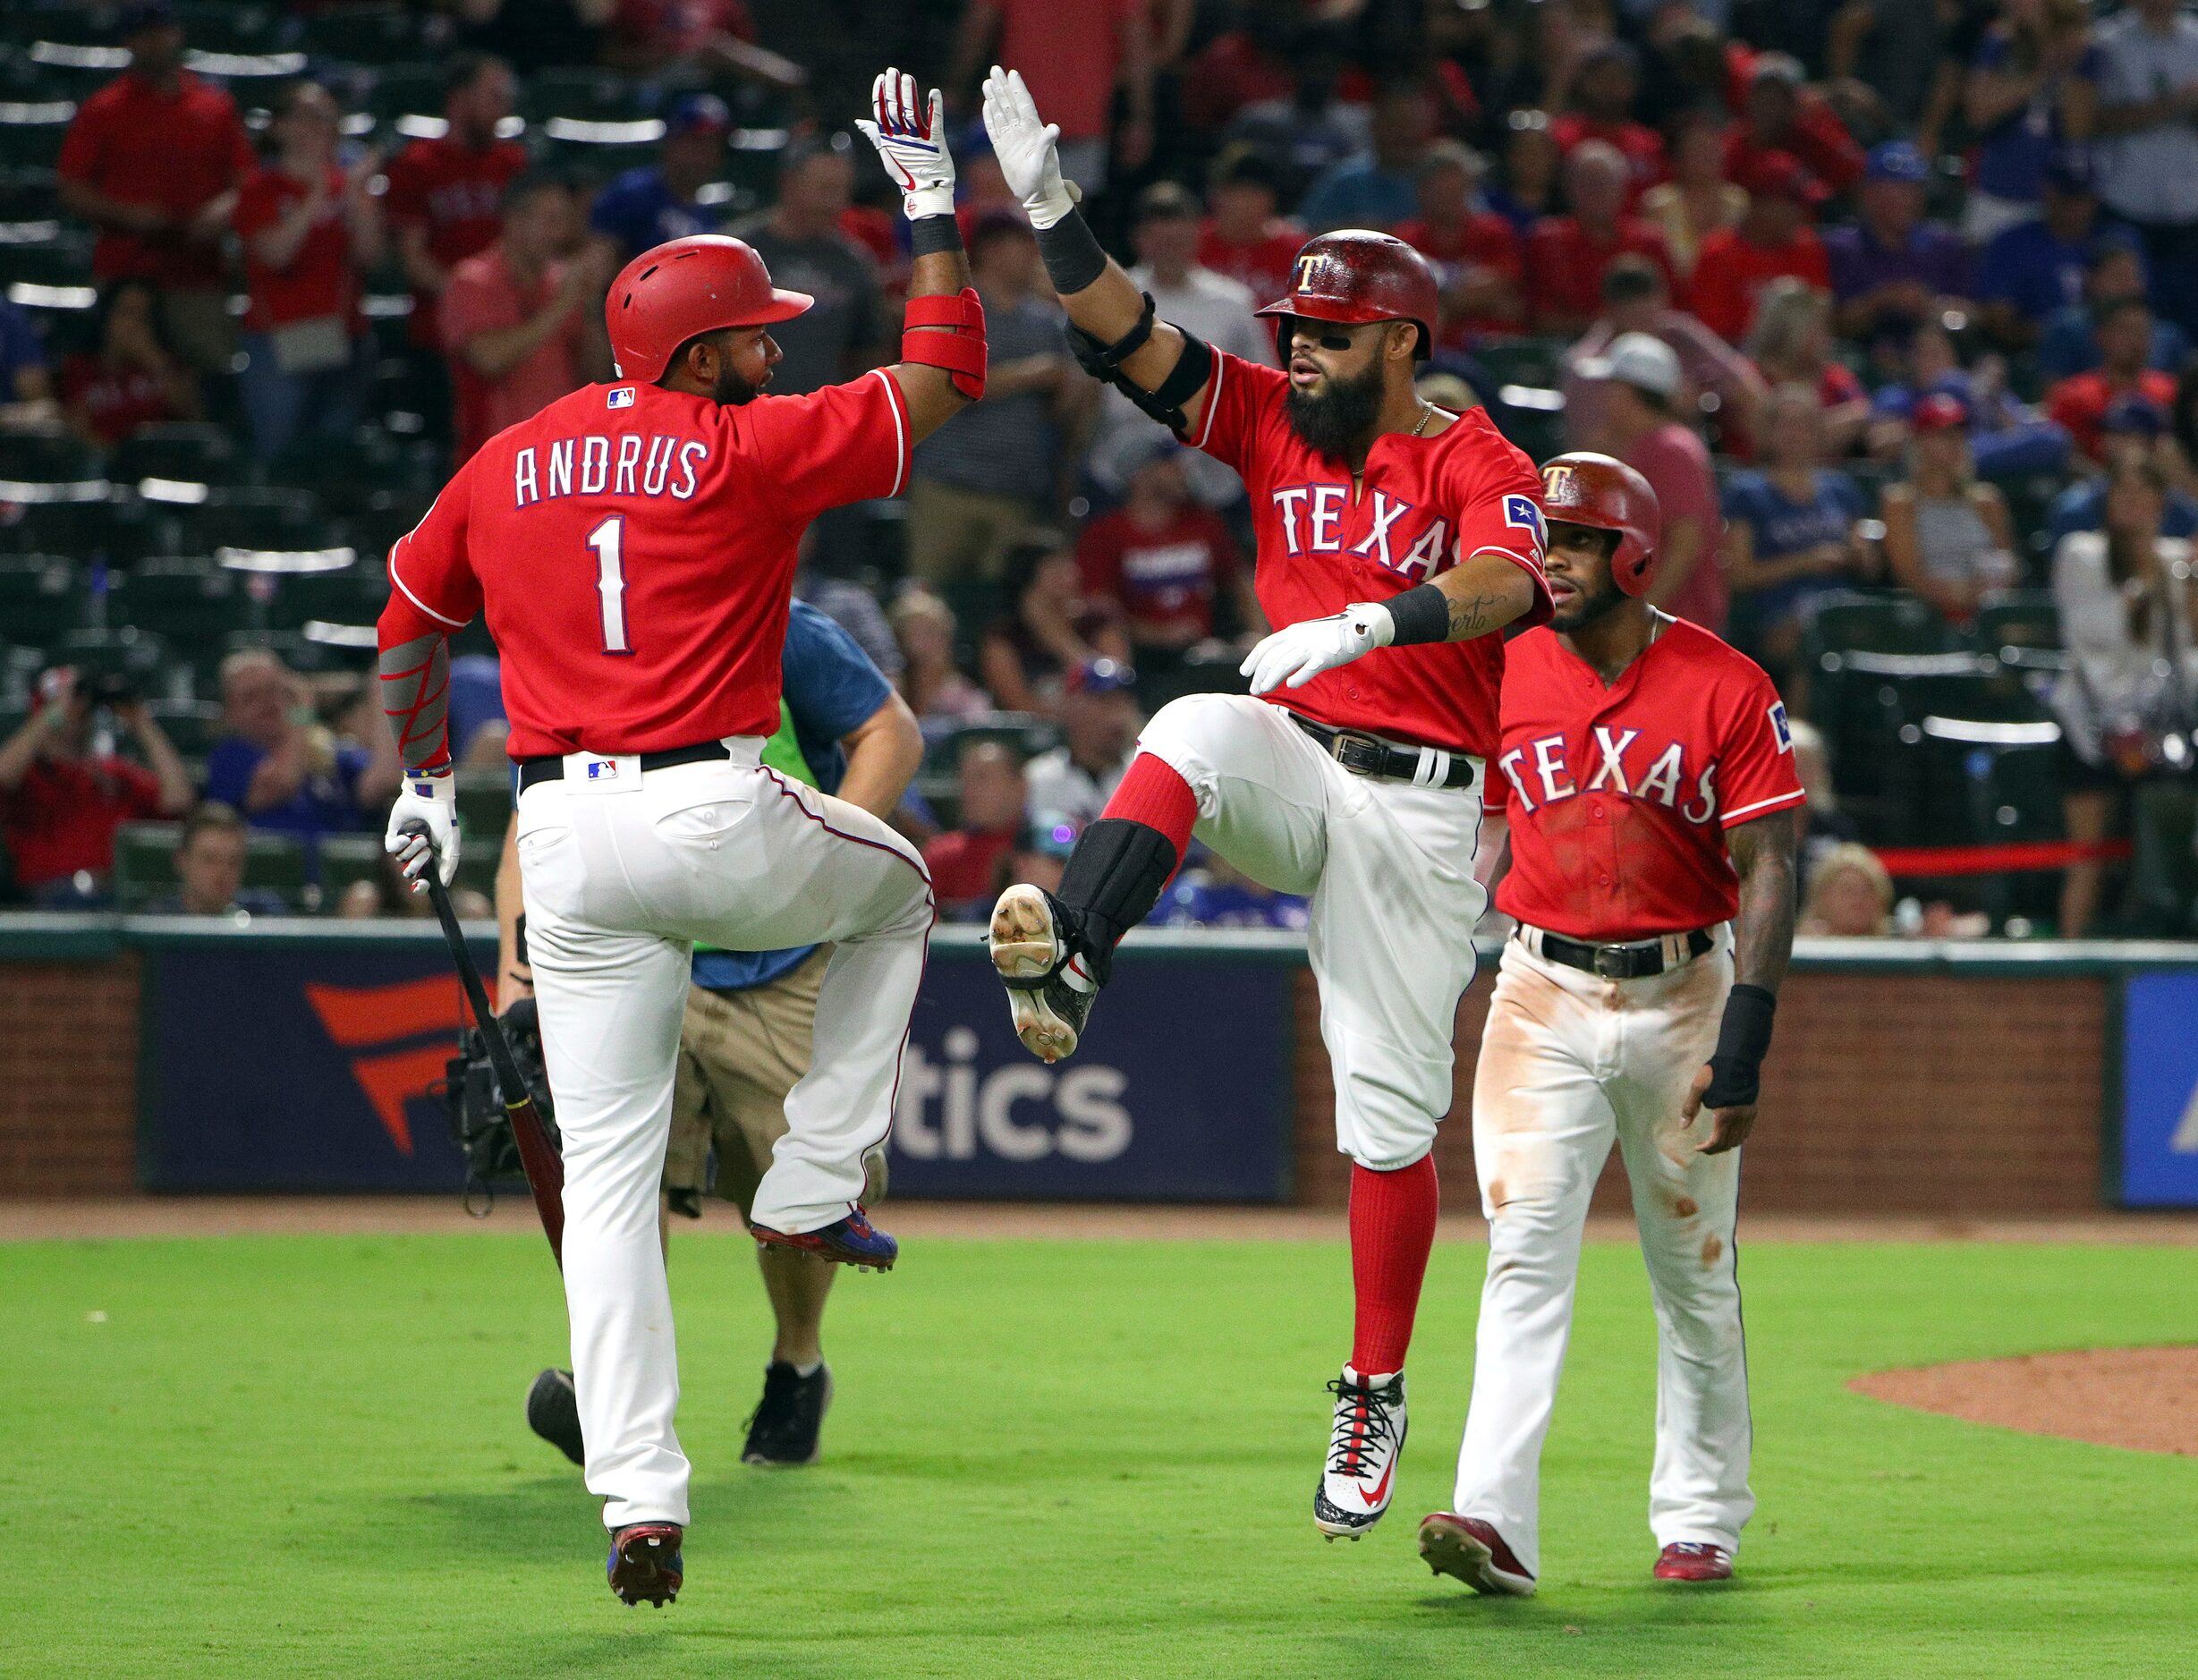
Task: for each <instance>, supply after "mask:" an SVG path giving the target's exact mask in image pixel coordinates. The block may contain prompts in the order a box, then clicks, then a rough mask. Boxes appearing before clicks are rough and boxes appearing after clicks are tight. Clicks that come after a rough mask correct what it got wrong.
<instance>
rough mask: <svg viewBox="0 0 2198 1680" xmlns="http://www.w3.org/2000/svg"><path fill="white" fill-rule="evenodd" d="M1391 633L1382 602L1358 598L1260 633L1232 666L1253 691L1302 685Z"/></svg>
mask: <svg viewBox="0 0 2198 1680" xmlns="http://www.w3.org/2000/svg"><path fill="white" fill-rule="evenodd" d="M1395 636H1396V620H1395V619H1394V618H1392V617H1390V616H1389V609H1388V607H1384V606H1382V605H1381V603H1380V602H1379V601H1360V602H1358V603H1356V604H1355V605H1354V606H1351V607H1345V608H1344V610H1343V611H1342V612H1340V613H1337V614H1334V615H1330V616H1329V617H1327V618H1308V619H1304V620H1302V621H1301V622H1299V623H1297V624H1286V625H1285V626H1283V628H1282V629H1280V630H1277V631H1276V632H1274V633H1273V634H1272V635H1270V636H1266V637H1262V638H1261V639H1260V644H1259V646H1257V647H1256V648H1254V649H1252V651H1251V652H1250V653H1248V654H1246V655H1245V656H1244V662H1243V664H1242V665H1240V666H1237V667H1236V668H1237V670H1238V671H1239V672H1241V673H1242V674H1243V675H1245V676H1248V677H1250V678H1251V679H1252V692H1253V693H1254V694H1264V693H1266V692H1268V691H1269V689H1275V688H1280V687H1282V686H1284V685H1285V684H1287V685H1288V686H1289V687H1291V688H1303V687H1304V686H1305V684H1306V683H1310V682H1311V681H1312V679H1313V678H1315V677H1316V676H1319V675H1320V673H1321V672H1323V671H1333V670H1334V669H1335V668H1336V667H1337V666H1339V665H1349V664H1350V663H1351V661H1352V660H1354V659H1355V658H1358V657H1359V656H1360V655H1361V654H1362V653H1371V652H1372V651H1373V650H1374V649H1376V648H1386V647H1388V645H1389V642H1390V641H1391V640H1392V639H1393V638H1394V637H1395Z"/></svg>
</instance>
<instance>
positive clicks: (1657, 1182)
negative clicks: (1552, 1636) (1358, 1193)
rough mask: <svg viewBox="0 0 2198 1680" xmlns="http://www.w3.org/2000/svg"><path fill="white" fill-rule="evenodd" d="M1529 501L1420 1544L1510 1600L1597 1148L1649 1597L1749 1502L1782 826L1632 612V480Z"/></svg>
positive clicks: (1709, 709)
mask: <svg viewBox="0 0 2198 1680" xmlns="http://www.w3.org/2000/svg"><path fill="white" fill-rule="evenodd" d="M1542 479H1543V484H1544V487H1545V488H1544V490H1543V497H1542V505H1543V506H1544V508H1545V510H1546V511H1547V513H1548V514H1549V588H1550V590H1552V591H1553V592H1554V594H1555V595H1556V598H1557V615H1556V616H1555V617H1554V618H1553V619H1551V620H1550V622H1549V626H1548V627H1547V628H1544V629H1540V630H1534V631H1530V632H1527V633H1526V634H1525V635H1523V636H1521V637H1519V638H1518V639H1517V640H1516V641H1514V642H1513V643H1512V644H1511V647H1510V650H1509V652H1510V658H1509V662H1508V664H1507V665H1506V667H1505V671H1504V700H1503V749H1502V751H1501V753H1500V755H1499V756H1498V759H1497V767H1498V776H1500V780H1498V782H1497V783H1496V784H1495V785H1496V788H1497V790H1498V796H1499V797H1501V796H1503V795H1507V796H1508V799H1507V802H1506V814H1507V823H1508V846H1509V852H1508V858H1507V861H1504V862H1499V864H1498V885H1497V888H1496V902H1497V904H1498V907H1499V908H1501V909H1502V910H1504V911H1505V912H1507V913H1508V914H1510V915H1511V916H1513V917H1514V918H1515V919H1516V920H1517V921H1518V924H1519V929H1518V932H1517V934H1516V935H1515V937H1514V938H1513V939H1512V940H1511V942H1510V943H1509V945H1507V946H1506V947H1505V951H1504V960H1503V966H1502V969H1501V971H1500V972H1499V973H1498V977H1497V981H1496V995H1495V997H1494V998H1493V999H1492V1000H1491V1001H1490V1003H1489V1017H1488V1026H1487V1029H1486V1031H1484V1032H1483V1034H1482V1036H1481V1061H1480V1065H1479V1067H1478V1068H1477V1069H1476V1071H1475V1073H1474V1078H1473V1154H1474V1157H1475V1165H1476V1167H1478V1169H1479V1172H1480V1177H1481V1210H1482V1211H1483V1212H1484V1213H1485V1214H1486V1215H1487V1217H1488V1221H1489V1271H1488V1282H1487V1284H1486V1285H1485V1286H1484V1287H1483V1289H1482V1291H1481V1327H1480V1332H1479V1340H1478V1345H1477V1348H1476V1351H1475V1353H1474V1359H1473V1393H1472V1411H1471V1413H1469V1415H1468V1417H1467V1419H1466V1423H1465V1442H1464V1447H1463V1448H1462V1449H1461V1450H1460V1452H1459V1455H1458V1474H1457V1490H1456V1495H1455V1499H1456V1503H1455V1506H1454V1508H1453V1510H1451V1511H1448V1512H1441V1513H1438V1514H1437V1515H1433V1516H1430V1517H1429V1518H1427V1520H1426V1521H1425V1522H1423V1523H1421V1525H1420V1555H1421V1557H1424V1558H1425V1559H1426V1560H1427V1561H1428V1563H1429V1564H1430V1565H1432V1566H1433V1567H1434V1568H1435V1569H1436V1570H1437V1571H1438V1572H1439V1573H1441V1574H1452V1575H1455V1576H1457V1577H1458V1578H1459V1579H1460V1580H1462V1581H1464V1582H1467V1583H1468V1584H1470V1585H1471V1586H1472V1587H1474V1588H1475V1589H1477V1590H1478V1591H1482V1592H1504V1593H1515V1594H1522V1595H1523V1594H1526V1593H1531V1592H1532V1591H1533V1590H1534V1578H1535V1576H1536V1575H1537V1574H1539V1573H1540V1567H1541V1558H1540V1535H1539V1525H1538V1518H1537V1504H1538V1495H1539V1485H1540V1460H1541V1442H1542V1437H1543V1436H1544V1435H1545V1434H1546V1433H1547V1432H1548V1430H1549V1411H1550V1407H1551V1405H1552V1404H1554V1403H1555V1401H1556V1398H1557V1372H1558V1370H1559V1369H1560V1368H1561V1367H1562V1366H1563V1364H1564V1362H1565V1341H1566V1334H1567V1332H1568V1330H1569V1328H1570V1326H1571V1320H1572V1299H1573V1287H1574V1277H1575V1274H1576V1272H1577V1270H1578V1268H1579V1260H1580V1231H1581V1226H1582V1224H1583V1221H1584V1220H1585V1219H1586V1218H1587V1209H1588V1196H1589V1193H1590V1192H1591V1191H1592V1190H1593V1189H1594V1187H1595V1180H1596V1178H1597V1177H1598V1176H1599V1175H1600V1174H1601V1172H1602V1168H1603V1163H1604V1161H1605V1160H1606V1159H1607V1158H1608V1156H1609V1154H1610V1146H1611V1143H1612V1141H1614V1140H1615V1141H1616V1142H1617V1147H1618V1149H1619V1150H1620V1151H1621V1152H1622V1153H1623V1155H1624V1156H1625V1175H1626V1177H1627V1179H1628V1180H1629V1181H1630V1182H1631V1184H1632V1185H1633V1192H1634V1218H1635V1220H1636V1221H1637V1222H1638V1224H1639V1226H1640V1227H1641V1248H1642V1254H1643V1256H1644V1257H1645V1258H1646V1260H1647V1261H1648V1267H1649V1280H1650V1283H1651V1286H1652V1288H1653V1290H1654V1293H1655V1296H1656V1322H1657V1332H1658V1338H1659V1349H1660V1352H1659V1358H1658V1361H1657V1400H1656V1464H1655V1469H1654V1471H1653V1472H1651V1477H1650V1494H1649V1522H1650V1526H1651V1529H1652V1530H1653V1531H1654V1532H1655V1534H1656V1539H1657V1543H1658V1544H1659V1546H1660V1547H1661V1548H1663V1550H1662V1554H1661V1556H1659V1558H1658V1559H1657V1563H1656V1575H1657V1578H1658V1579H1659V1580H1664V1581H1719V1580H1723V1579H1724V1578H1725V1577H1726V1576H1727V1575H1729V1574H1732V1560H1733V1554H1734V1552H1735V1549H1736V1548H1737V1547H1738V1546H1739V1543H1740V1530H1741V1526H1742V1524H1744V1523H1746V1521H1747V1520H1748V1515H1749V1513H1750V1512H1751V1511H1752V1510H1753V1509H1754V1506H1755V1500H1754V1496H1753V1495H1752V1494H1751V1493H1750V1492H1749V1491H1748V1449H1749V1444H1750V1438H1751V1430H1750V1425H1749V1421H1748V1373H1747V1354H1746V1348H1745V1345H1744V1338H1743V1336H1742V1333H1741V1321H1740V1284H1739V1278H1738V1275H1737V1271H1736V1269H1735V1266H1736V1260H1735V1252H1734V1248H1733V1226H1734V1222H1735V1218H1736V1215H1737V1208H1738V1201H1739V1194H1740V1143H1741V1141H1742V1140H1743V1139H1744V1138H1745V1137H1746V1136H1747V1134H1748V1132H1749V1129H1750V1128H1751V1127H1752V1126H1753V1125H1754V1124H1755V1101H1756V1070H1757V1068H1758V1067H1759V1066H1760V1065H1761V1062H1762V1058H1763V1054H1764V1052H1765V1051H1766V1050H1767V1049H1768V1048H1769V1044H1770V1023H1771V1014H1772V1010H1773V1008H1774V1006H1775V1005H1776V1004H1777V1001H1778V982H1779V981H1780V980H1782V979H1783V978H1784V976H1785V974H1786V958H1787V956H1788V955H1789V954H1790V952H1791V950H1792V947H1793V943H1794V842H1795V820H1794V816H1795V811H1796V810H1799V809H1800V807H1801V805H1802V803H1803V799H1802V791H1801V784H1800V782H1799V781H1798V780H1797V779H1796V778H1795V774H1794V749H1793V740H1792V737H1791V735H1790V734H1788V732H1787V729H1786V708H1784V707H1783V706H1781V705H1780V704H1779V702H1778V694H1777V692H1775V691H1774V690H1773V689H1772V688H1771V686H1770V680H1769V678H1768V677H1766V676H1765V675H1763V673H1762V672H1761V670H1760V669H1759V668H1758V667H1757V666H1755V665H1753V664H1752V662H1750V661H1749V660H1748V659H1747V658H1745V657H1744V656H1743V655H1741V654H1739V653H1736V652H1735V651H1734V650H1733V649H1731V648H1729V647H1727V645H1726V644H1725V643H1724V642H1722V641H1719V640H1718V639H1717V638H1716V637H1715V636H1713V635H1711V634H1710V632H1708V631H1706V630H1701V629H1698V628H1696V627H1695V626H1694V625H1693V624H1688V623H1687V622H1686V621H1685V619H1677V618H1673V617H1670V616H1669V615H1666V614H1663V613H1659V612H1658V611H1657V610H1656V609H1655V608H1654V607H1651V606H1650V605H1649V604H1648V602H1647V601H1646V600H1644V599H1643V598H1642V594H1643V591H1645V590H1647V588H1648V586H1649V582H1650V580H1651V576H1652V575H1653V573H1654V571H1655V565H1656V555H1655V549H1654V545H1655V540H1656V532H1657V529H1658V517H1657V507H1656V496H1655V493H1654V492H1653V491H1652V490H1651V489H1650V488H1649V484H1648V480H1647V479H1643V478H1642V476H1641V475H1640V474H1639V473H1638V472H1636V471H1634V469H1633V468H1631V467H1629V466H1626V465H1625V464H1623V463H1622V462H1617V461H1614V460H1612V459H1611V458H1610V457H1609V456H1608V455H1595V454H1572V455H1560V456H1559V457H1557V459H1556V460H1555V461H1552V462H1549V465H1548V466H1546V467H1545V468H1543V469H1542Z"/></svg>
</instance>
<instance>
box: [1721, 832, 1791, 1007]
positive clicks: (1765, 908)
mask: <svg viewBox="0 0 2198 1680" xmlns="http://www.w3.org/2000/svg"><path fill="white" fill-rule="evenodd" d="M1725 840H1726V844H1727V845H1728V846H1729V847H1730V848H1731V850H1732V854H1733V871H1734V873H1735V874H1736V875H1738V876H1739V877H1740V914H1739V915H1738V916H1737V917H1736V918H1735V920H1734V923H1733V978H1734V980H1736V981H1738V982H1739V983H1740V984H1742V985H1744V986H1761V988H1763V989H1764V990H1765V991H1769V992H1775V991H1777V990H1778V982H1779V981H1780V980H1784V979H1785V978H1786V963H1787V962H1788V960H1789V959H1790V958H1791V957H1792V956H1793V955H1794V849H1795V848H1794V840H1795V836H1794V813H1793V812H1792V811H1790V810H1774V811H1772V812H1771V813H1770V814H1769V816H1768V817H1758V818H1757V819H1755V820H1754V821H1753V822H1744V823H1742V824H1740V825H1739V827H1735V828H1733V829H1731V830H1729V831H1728V832H1727V834H1726V836H1725Z"/></svg>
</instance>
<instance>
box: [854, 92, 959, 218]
mask: <svg viewBox="0 0 2198 1680" xmlns="http://www.w3.org/2000/svg"><path fill="white" fill-rule="evenodd" d="M944 105H945V101H944V100H943V99H941V98H939V93H938V89H936V88H934V89H931V102H930V104H929V106H918V105H917V104H916V79H915V78H914V77H913V76H911V75H909V74H907V73H906V72H903V71H898V70H888V71H887V72H885V74H884V75H882V76H880V77H878V80H877V81H873V82H872V83H870V109H871V111H872V112H874V113H875V114H876V120H875V121H872V120H870V118H868V117H866V118H864V119H862V120H861V121H860V122H858V123H856V124H855V126H856V127H857V128H859V129H861V131H862V132H863V133H864V135H866V136H867V137H868V138H869V140H870V144H871V145H873V146H875V147H876V148H878V157H879V159H880V160H881V161H882V162H883V163H884V164H885V166H886V173H887V174H889V175H891V176H892V177H893V180H894V182H895V185H897V186H898V187H899V188H900V190H901V211H902V213H903V214H904V215H905V216H907V217H908V219H909V220H910V221H914V220H915V219H916V218H917V217H918V216H952V215H953V214H954V158H953V156H952V155H951V154H950V153H949V152H948V151H947V150H946V119H945V115H944V111H943V107H944Z"/></svg>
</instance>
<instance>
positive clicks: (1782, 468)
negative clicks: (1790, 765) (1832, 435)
mask: <svg viewBox="0 0 2198 1680" xmlns="http://www.w3.org/2000/svg"><path fill="white" fill-rule="evenodd" d="M1823 430H1824V420H1823V409H1822V407H1821V405H1820V403H1818V401H1817V395H1816V393H1815V392H1813V391H1812V390H1810V389H1809V388H1808V387H1807V386H1795V385H1787V386H1779V387H1778V390H1776V391H1774V392H1773V393H1772V394H1771V398H1770V406H1769V410H1768V412H1767V414H1766V417H1765V420H1764V424H1763V450H1762V460H1763V463H1764V464H1763V466H1762V469H1761V471H1753V472H1742V473H1737V474H1735V476H1734V478H1733V479H1732V482H1731V483H1730V484H1728V485H1727V487H1726V489H1725V540H1726V548H1725V569H1726V575H1727V580H1728V581H1729V582H1730V584H1731V586H1732V592H1733V608H1732V616H1731V619H1730V621H1729V622H1730V625H1731V631H1732V641H1733V642H1734V644H1735V646H1737V647H1740V648H1742V649H1744V650H1745V651H1747V652H1749V653H1751V654H1752V655H1754V657H1755V658H1756V659H1757V660H1758V661H1759V662H1760V663H1761V664H1762V665H1763V666H1765V667H1766V668H1767V669H1768V670H1769V672H1770V674H1771V675H1772V676H1773V678H1775V679H1777V680H1778V683H1779V687H1780V688H1781V690H1783V689H1785V687H1786V683H1787V682H1788V681H1789V680H1790V679H1791V678H1792V677H1793V676H1794V675H1795V663H1796V662H1795V655H1796V654H1797V653H1798V652H1799V651H1800V647H1801V632H1802V631H1803V627H1804V626H1805V625H1806V624H1807V622H1808V617H1809V614H1810V611H1811V609H1812V607H1813V606H1814V604H1815V603H1816V602H1817V600H1818V599H1820V598H1821V597H1823V596H1826V595H1829V594H1832V593H1835V592H1837V590H1841V589H1844V588H1846V587H1847V586H1848V585H1850V584H1853V583H1855V582H1858V581H1862V580H1863V578H1865V577H1867V576H1868V575H1869V574H1870V573H1871V570H1872V565H1871V555H1870V551H1869V549H1868V548H1867V547H1865V546H1864V545H1863V540H1862V538H1861V537H1860V536H1859V535H1858V534H1857V532H1856V530H1855V523H1856V522H1857V521H1859V520H1860V519H1862V518H1863V515H1864V514H1865V513H1868V512H1869V509H1868V508H1867V507H1866V506H1865V505H1864V504H1863V496H1862V492H1861V491H1860V490H1859V489H1857V488H1855V484H1854V479H1850V478H1849V477H1847V475H1846V473H1844V472H1837V471H1827V470H1826V469H1825V467H1824V464H1823V461H1824V445H1823Z"/></svg>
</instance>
